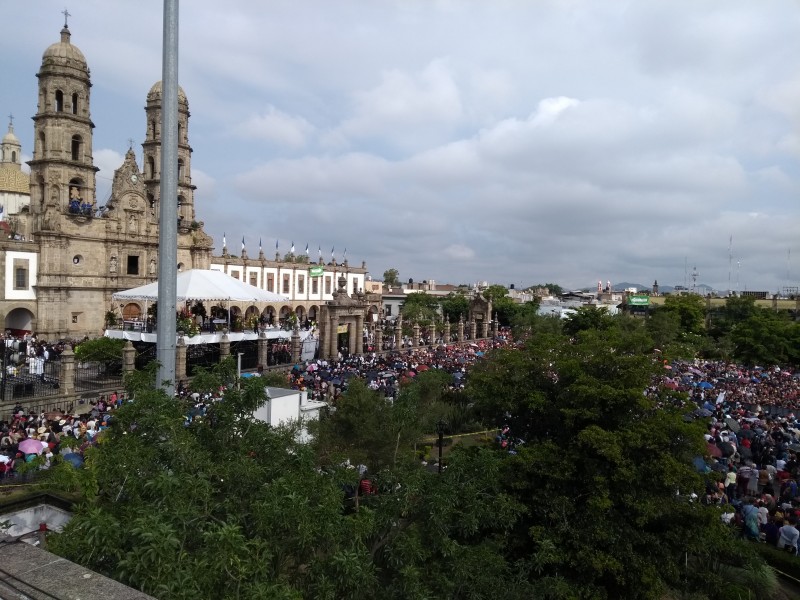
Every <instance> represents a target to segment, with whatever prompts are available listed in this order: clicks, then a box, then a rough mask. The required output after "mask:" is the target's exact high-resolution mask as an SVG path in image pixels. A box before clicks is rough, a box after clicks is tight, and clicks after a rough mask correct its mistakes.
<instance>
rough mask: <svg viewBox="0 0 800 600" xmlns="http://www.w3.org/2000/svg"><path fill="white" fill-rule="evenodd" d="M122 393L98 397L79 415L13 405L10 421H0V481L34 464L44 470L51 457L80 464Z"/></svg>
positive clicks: (122, 396)
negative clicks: (46, 411) (32, 409)
mask: <svg viewBox="0 0 800 600" xmlns="http://www.w3.org/2000/svg"><path fill="white" fill-rule="evenodd" d="M125 400H126V398H125V394H124V393H117V392H113V393H111V394H109V395H107V396H106V395H101V396H99V397H98V399H97V400H96V401H92V402H91V404H90V410H89V411H88V412H87V413H85V414H81V415H77V414H62V413H44V412H40V413H38V414H37V413H32V412H29V411H26V410H25V409H24V408H23V407H22V406H21V405H19V404H18V405H16V406H15V407H14V408H13V411H12V417H11V419H10V420H3V421H0V478H2V479H6V478H9V477H14V476H16V475H18V474H19V473H21V472H24V471H26V469H23V468H21V466H22V465H23V464H27V463H34V462H35V463H36V467H38V468H39V469H48V468H49V467H50V466H51V465H52V461H53V459H54V457H56V456H61V457H62V458H63V459H64V460H65V461H67V462H69V463H70V464H72V465H73V466H75V467H79V466H81V465H82V464H83V458H84V453H85V451H86V449H87V448H90V447H91V446H93V445H94V444H95V443H96V442H97V436H98V435H99V434H100V432H102V431H103V430H104V429H106V428H107V427H108V426H109V424H110V423H111V420H112V418H113V411H114V410H115V409H116V408H118V407H119V406H121V405H122V404H123V403H124V402H125Z"/></svg>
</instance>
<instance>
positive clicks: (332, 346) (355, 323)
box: [320, 276, 369, 359]
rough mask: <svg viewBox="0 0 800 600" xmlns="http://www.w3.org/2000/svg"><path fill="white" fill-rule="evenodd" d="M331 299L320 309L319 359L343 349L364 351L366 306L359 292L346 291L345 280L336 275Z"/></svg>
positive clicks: (367, 305)
mask: <svg viewBox="0 0 800 600" xmlns="http://www.w3.org/2000/svg"><path fill="white" fill-rule="evenodd" d="M338 283H339V289H338V290H336V291H335V292H334V293H333V300H331V301H329V302H328V303H326V304H325V306H323V307H322V309H321V310H320V358H323V359H325V358H332V357H335V356H337V355H338V354H339V352H340V351H341V350H343V349H346V351H347V353H349V354H356V355H359V354H363V353H364V335H363V332H364V318H365V315H366V313H367V309H368V307H369V303H368V302H367V300H366V296H365V295H364V294H363V293H358V294H354V297H351V296H349V295H348V294H347V279H346V278H345V277H343V276H342V277H339V281H338Z"/></svg>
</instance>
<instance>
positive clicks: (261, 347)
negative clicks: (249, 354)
mask: <svg viewBox="0 0 800 600" xmlns="http://www.w3.org/2000/svg"><path fill="white" fill-rule="evenodd" d="M268 349H269V344H268V343H267V332H266V331H262V332H261V333H259V334H258V364H260V365H261V366H262V367H266V366H267V360H268V357H269V353H268Z"/></svg>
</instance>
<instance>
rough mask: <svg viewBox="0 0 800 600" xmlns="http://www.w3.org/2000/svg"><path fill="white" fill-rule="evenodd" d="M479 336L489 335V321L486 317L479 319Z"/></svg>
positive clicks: (485, 336)
mask: <svg viewBox="0 0 800 600" xmlns="http://www.w3.org/2000/svg"><path fill="white" fill-rule="evenodd" d="M481 337H482V338H487V337H489V322H488V321H487V320H486V319H484V320H483V321H481Z"/></svg>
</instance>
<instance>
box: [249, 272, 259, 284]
mask: <svg viewBox="0 0 800 600" xmlns="http://www.w3.org/2000/svg"><path fill="white" fill-rule="evenodd" d="M250 285H253V286H255V287H258V273H250Z"/></svg>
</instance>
